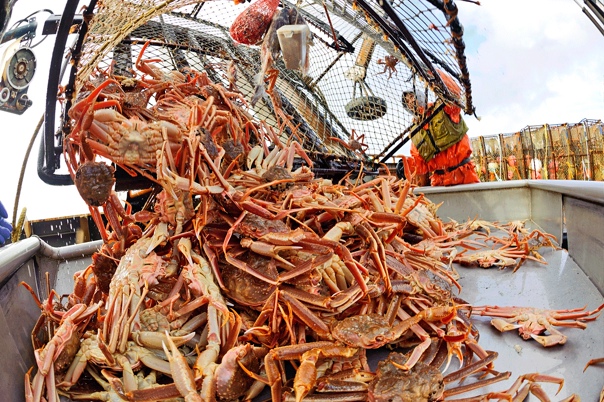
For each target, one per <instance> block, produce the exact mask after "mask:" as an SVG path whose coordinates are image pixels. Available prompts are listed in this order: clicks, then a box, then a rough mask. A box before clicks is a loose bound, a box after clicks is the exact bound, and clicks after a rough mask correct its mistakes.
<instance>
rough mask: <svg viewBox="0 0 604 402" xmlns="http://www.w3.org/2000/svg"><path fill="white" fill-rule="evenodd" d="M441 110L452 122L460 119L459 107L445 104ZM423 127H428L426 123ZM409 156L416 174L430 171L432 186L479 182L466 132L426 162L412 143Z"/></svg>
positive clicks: (457, 121)
mask: <svg viewBox="0 0 604 402" xmlns="http://www.w3.org/2000/svg"><path fill="white" fill-rule="evenodd" d="M443 110H444V111H445V113H446V114H447V116H449V118H450V119H451V120H452V121H453V122H454V123H459V121H460V120H461V109H460V108H459V107H457V106H454V105H447V106H445V107H444V109H443ZM424 128H425V129H428V125H426V126H425V127H424ZM411 156H412V157H413V165H414V168H415V173H416V174H417V175H425V174H426V173H429V172H430V173H431V175H430V184H431V185H432V186H454V185H456V184H470V183H479V182H480V179H479V178H478V175H477V174H476V166H475V165H474V161H472V159H471V158H472V144H471V142H470V137H468V134H466V135H464V136H463V137H462V138H461V140H459V142H457V143H455V144H453V145H452V146H450V147H449V148H447V149H445V150H444V151H442V152H440V153H438V154H436V155H434V157H433V158H432V159H430V160H429V161H428V162H426V161H425V160H424V158H422V157H421V155H420V154H419V152H418V151H417V148H416V147H415V146H414V145H413V144H411ZM412 169H413V168H412ZM407 177H409V176H407Z"/></svg>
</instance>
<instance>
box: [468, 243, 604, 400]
mask: <svg viewBox="0 0 604 402" xmlns="http://www.w3.org/2000/svg"><path fill="white" fill-rule="evenodd" d="M540 253H541V254H542V255H543V257H545V258H546V259H547V262H548V263H547V265H543V264H539V263H538V262H534V261H527V262H526V263H525V264H523V265H522V266H521V267H520V269H519V270H518V271H516V272H515V273H514V272H512V269H510V268H507V269H505V270H499V269H497V268H489V269H482V268H465V267H459V268H458V272H459V274H460V276H461V279H460V281H459V282H460V284H461V286H462V292H461V294H460V296H461V297H462V298H464V299H465V300H466V301H468V302H469V303H471V304H472V305H475V306H479V305H499V306H522V307H537V308H547V309H572V308H581V307H584V306H587V309H589V310H593V309H595V308H597V307H598V306H599V305H601V304H602V303H604V297H603V296H602V294H601V293H600V292H599V291H598V289H597V288H596V287H595V285H594V284H593V283H592V282H591V280H590V279H589V278H588V277H587V276H586V275H585V274H584V273H583V271H582V270H581V269H580V268H579V267H578V266H577V264H576V263H575V262H574V261H573V260H572V259H571V258H570V257H569V256H568V253H567V251H566V250H558V251H554V250H551V249H547V248H542V249H541V250H540ZM473 321H474V323H475V325H476V326H477V328H478V330H479V331H480V340H479V344H480V345H481V346H483V347H484V348H485V349H487V350H494V351H497V352H498V353H499V357H498V358H497V360H495V362H494V363H495V370H497V371H511V372H512V376H511V377H510V379H509V380H507V381H506V382H501V383H498V384H495V385H493V386H491V387H490V388H488V390H489V391H490V390H503V389H505V388H506V384H507V385H508V386H509V385H511V384H512V383H513V381H514V380H515V379H516V378H517V377H518V376H519V375H522V374H526V373H533V372H539V373H542V374H548V375H553V376H559V377H562V378H564V380H565V383H564V387H563V389H562V391H561V392H560V394H558V395H557V396H556V397H555V398H554V397H553V396H554V394H555V391H556V389H557V385H555V384H541V385H542V387H543V389H544V390H545V391H546V392H547V393H548V395H550V396H551V397H552V400H554V401H556V400H561V399H563V398H565V397H567V396H570V395H572V394H573V393H576V394H578V395H579V396H580V397H581V400H582V401H594V402H595V401H597V400H598V396H599V394H600V390H601V389H602V387H604V365H603V364H599V365H593V366H591V367H589V368H588V369H587V370H586V371H585V372H583V368H584V367H585V364H586V363H587V362H588V361H589V360H590V359H594V358H599V357H604V318H602V317H600V318H599V319H597V320H596V321H593V322H589V323H587V324H588V325H587V328H586V329H585V330H581V329H577V328H566V327H556V328H557V329H558V330H559V331H560V332H562V333H563V334H564V335H566V336H567V337H568V339H567V341H566V344H564V345H556V346H553V347H550V348H544V347H543V346H541V345H540V344H539V343H537V342H536V341H534V340H530V341H525V340H523V339H522V338H521V337H520V336H519V335H518V331H517V330H513V331H509V332H505V333H501V332H499V331H498V330H497V329H496V328H495V327H493V326H492V325H491V324H490V318H489V317H480V316H474V320H473ZM482 391H483V390H481V393H482ZM468 395H470V394H468ZM529 400H537V399H536V398H535V397H534V396H533V397H531V398H530V399H529Z"/></svg>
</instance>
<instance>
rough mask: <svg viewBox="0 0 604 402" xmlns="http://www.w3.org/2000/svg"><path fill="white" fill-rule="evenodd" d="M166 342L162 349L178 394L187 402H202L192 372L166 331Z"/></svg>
mask: <svg viewBox="0 0 604 402" xmlns="http://www.w3.org/2000/svg"><path fill="white" fill-rule="evenodd" d="M166 340H167V342H168V346H166V344H165V343H163V342H162V347H163V349H164V352H165V353H166V356H167V357H168V361H169V362H170V371H171V373H172V378H173V379H174V384H175V385H176V388H177V389H178V392H180V394H181V395H182V396H184V397H185V400H186V401H188V402H202V399H201V396H200V395H199V394H198V393H197V387H196V385H195V378H194V376H193V370H191V367H189V364H188V363H187V360H186V359H185V358H184V356H183V355H182V354H181V353H180V351H179V350H178V348H177V347H176V345H175V344H174V342H172V338H170V334H169V333H168V331H166ZM168 347H169V348H170V349H168Z"/></svg>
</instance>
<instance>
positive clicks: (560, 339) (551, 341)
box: [531, 334, 566, 348]
mask: <svg viewBox="0 0 604 402" xmlns="http://www.w3.org/2000/svg"><path fill="white" fill-rule="evenodd" d="M531 338H533V339H534V340H536V341H537V342H539V343H540V344H541V345H543V346H544V347H546V348H547V347H550V346H555V345H564V344H565V343H566V336H565V335H562V334H553V335H547V336H542V335H534V334H531Z"/></svg>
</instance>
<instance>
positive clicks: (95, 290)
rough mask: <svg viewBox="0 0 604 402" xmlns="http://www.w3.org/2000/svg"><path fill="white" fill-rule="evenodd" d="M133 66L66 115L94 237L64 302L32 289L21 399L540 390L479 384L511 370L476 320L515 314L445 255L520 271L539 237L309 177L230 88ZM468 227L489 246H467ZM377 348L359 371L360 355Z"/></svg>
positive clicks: (361, 396) (393, 186) (529, 382)
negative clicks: (142, 187) (121, 180)
mask: <svg viewBox="0 0 604 402" xmlns="http://www.w3.org/2000/svg"><path fill="white" fill-rule="evenodd" d="M136 67H137V69H138V75H137V77H136V78H125V77H117V76H105V77H103V80H100V81H99V80H91V81H90V82H91V84H90V87H89V88H88V89H87V90H86V89H84V90H83V91H81V95H80V97H79V99H78V101H77V102H76V103H75V104H74V105H73V107H72V108H71V111H70V116H71V118H72V122H73V125H72V130H71V132H70V133H69V135H67V137H66V139H65V141H64V144H65V156H66V160H67V163H68V165H69V168H70V172H71V174H72V176H73V178H74V182H75V183H76V185H77V187H78V190H79V191H80V194H81V195H82V197H83V198H84V199H85V200H86V201H87V202H88V204H89V206H90V211H91V214H92V216H93V217H94V219H95V222H96V223H97V225H98V227H99V229H101V232H102V235H103V240H104V242H103V246H102V248H101V249H100V250H99V251H98V252H97V253H95V254H94V255H93V257H92V262H91V264H90V266H88V267H87V268H86V269H84V270H83V271H81V272H78V273H77V274H76V275H75V277H74V279H75V283H74V288H73V292H72V293H71V294H69V295H68V296H67V297H60V296H59V295H57V294H56V293H55V292H50V295H49V297H48V299H47V300H44V301H38V303H39V305H40V308H41V316H40V320H39V322H38V325H37V326H36V328H35V329H34V332H33V334H32V342H33V344H34V349H35V356H36V362H37V365H36V367H32V369H31V370H30V371H29V372H28V373H27V374H26V378H25V387H26V390H25V392H26V399H27V400H28V401H41V400H45V401H58V400H59V398H60V396H65V397H68V398H70V399H72V400H82V399H83V400H104V401H119V400H127V401H155V400H183V399H184V400H185V401H214V400H224V401H232V400H253V399H254V398H258V396H259V395H261V394H262V393H264V394H265V395H266V394H268V393H269V392H270V398H271V399H272V400H274V401H279V400H287V401H290V400H292V401H296V402H297V401H301V400H316V401H323V400H330V401H362V400H370V401H381V400H388V401H394V400H401V401H437V400H453V399H452V397H453V396H456V395H461V394H464V393H466V392H468V391H473V392H477V393H478V395H476V396H472V397H468V399H464V400H476V401H478V400H489V399H507V400H512V399H513V398H516V399H514V400H523V399H524V396H526V395H527V394H528V393H529V392H532V393H534V394H535V395H537V396H538V397H539V398H541V400H548V396H547V395H546V394H545V392H544V391H543V389H542V388H541V387H540V386H539V383H542V382H549V383H555V384H558V385H559V387H560V388H561V387H562V385H563V382H564V381H563V379H561V378H556V377H551V376H547V375H542V374H539V373H526V374H522V375H520V376H519V377H518V378H517V380H516V381H515V382H514V384H513V385H512V386H511V387H509V388H507V389H503V390H501V391H500V392H488V393H482V394H481V393H480V392H479V390H480V388H482V387H483V386H486V385H490V384H493V383H496V382H497V381H500V380H504V379H508V378H510V376H511V373H510V372H498V371H496V370H495V359H496V357H497V352H495V351H489V350H485V349H483V348H482V347H481V346H480V344H479V342H478V338H479V334H478V331H477V329H476V328H475V326H474V325H473V324H472V320H471V318H472V315H473V314H483V315H491V316H494V317H498V320H499V321H496V322H497V323H498V324H497V325H501V328H502V330H508V329H510V328H508V326H509V325H512V326H514V325H515V324H514V322H520V321H521V320H522V317H518V316H519V315H521V313H522V311H520V310H518V311H516V310H513V309H498V308H495V307H491V308H488V307H487V306H485V307H481V308H477V309H475V308H473V307H472V306H471V305H469V304H468V303H467V302H465V301H464V300H463V299H461V298H460V297H458V295H459V291H460V290H461V287H460V285H459V284H458V282H457V279H458V274H457V272H456V271H455V269H454V268H453V266H452V263H453V262H459V263H462V264H469V265H476V266H482V267H485V266H499V267H505V266H513V267H515V269H517V267H518V266H519V265H520V264H521V263H522V261H524V260H527V259H534V260H539V261H541V258H540V256H539V254H538V253H537V250H538V248H539V247H542V246H551V247H556V246H555V244H554V243H553V241H552V237H551V236H549V235H547V234H544V233H541V232H538V231H533V232H529V231H527V230H526V229H523V227H522V226H521V225H516V226H514V227H510V228H509V230H507V231H506V233H507V234H508V236H504V237H502V236H500V237H494V236H493V235H491V233H490V231H489V230H490V229H489V227H488V226H487V225H486V224H485V223H482V224H478V223H477V222H475V221H473V222H468V223H465V224H457V223H456V222H451V223H449V224H445V223H443V222H442V221H441V220H440V219H438V217H437V215H436V210H437V207H436V206H435V205H433V204H432V203H431V202H430V201H429V200H427V199H426V198H425V197H424V196H422V195H419V196H418V195H415V194H414V192H413V189H412V188H411V185H410V183H409V182H407V181H401V180H398V179H397V178H396V176H395V175H384V176H379V177H376V178H373V179H366V180H363V178H357V179H352V178H351V177H347V178H345V179H344V180H342V181H341V182H339V183H333V182H331V181H329V180H325V179H321V178H316V177H314V175H313V172H312V161H311V160H310V158H308V156H307V155H306V154H305V152H304V149H303V147H302V146H301V144H300V143H299V142H297V141H296V140H295V138H296V137H295V136H292V137H291V138H290V141H289V142H288V143H285V144H284V143H282V142H281V141H280V140H279V133H278V132H276V131H275V130H274V129H273V128H272V127H270V126H268V125H267V124H265V123H264V122H263V121H258V120H255V119H254V118H253V117H252V115H251V114H250V113H249V112H248V109H247V102H246V100H245V99H244V97H243V96H241V94H240V93H238V92H236V91H229V90H228V89H227V88H225V87H224V86H223V85H222V84H221V83H215V82H212V81H211V80H210V79H209V78H208V76H207V75H206V74H205V73H204V72H199V71H194V70H187V71H183V72H165V71H162V70H160V69H159V68H157V67H155V66H154V65H153V63H152V62H150V61H146V60H144V59H143V58H142V52H141V57H139V59H138V61H137V63H136ZM150 100H153V101H152V102H151V101H150ZM106 160H109V161H111V162H112V163H113V164H115V165H117V166H119V167H121V168H122V169H124V170H125V171H126V172H129V173H130V174H132V175H142V176H144V177H146V178H147V179H149V180H150V181H151V182H152V183H153V185H152V187H153V192H152V196H151V197H150V199H149V200H150V201H149V202H148V204H147V205H148V206H147V207H146V208H144V209H143V210H141V211H136V212H133V211H132V210H131V209H130V208H129V207H128V205H124V204H123V203H122V202H121V201H120V200H119V198H118V196H117V195H116V193H115V192H114V191H113V190H112V188H113V184H114V179H113V172H114V167H113V166H109V165H107V164H106V163H105V162H104V161H106ZM296 166H299V167H297V168H296ZM478 231H482V232H481V233H483V236H484V237H485V239H488V241H489V242H491V243H492V244H493V245H495V246H494V247H493V248H489V249H488V250H482V251H481V247H484V244H485V243H486V241H487V240H485V241H483V242H479V241H477V240H476V239H475V238H470V235H472V234H475V233H477V232H478ZM603 307H604V306H600V307H599V308H598V309H596V310H594V311H583V310H581V311H571V312H555V313H552V314H549V315H547V314H545V312H539V311H536V310H535V311H533V313H534V314H533V315H532V316H531V317H532V318H530V320H533V321H534V323H537V322H539V323H542V322H543V317H545V316H547V317H551V320H550V321H547V322H548V324H547V326H543V327H542V328H537V329H535V326H534V325H532V326H531V323H526V322H525V323H522V324H519V325H518V326H514V328H518V327H519V326H521V327H522V328H523V329H525V333H530V335H531V336H534V337H535V339H537V340H541V341H542V342H544V344H545V345H546V346H548V345H549V344H553V343H562V341H563V338H561V337H560V335H561V334H559V333H558V332H555V333H553V334H552V338H551V340H547V339H548V335H545V334H544V333H543V329H550V328H551V327H552V326H554V325H563V324H564V325H575V326H579V327H580V326H584V325H586V324H585V323H586V322H587V321H589V320H592V319H595V314H596V313H597V312H598V311H599V310H601V309H602V308H603ZM501 317H507V318H508V321H506V322H505V323H502V322H500V321H502V318H501ZM513 319H515V320H516V321H513ZM563 320H570V322H572V323H573V324H568V323H566V322H562V321H563ZM529 327H530V328H529ZM531 331H532V332H531ZM387 349H391V350H392V353H390V354H388V355H387V356H386V355H384V360H382V361H381V362H380V363H379V365H378V366H377V367H371V366H370V364H369V363H368V358H367V355H368V353H372V350H376V351H377V350H380V351H382V352H383V351H384V350H387ZM455 365H458V366H459V367H460V368H459V369H458V370H452V369H451V370H450V368H451V367H454V366H455ZM445 373H446V374H445ZM477 390H478V391H477ZM567 400H578V398H577V397H575V396H572V397H570V398H568V399H567Z"/></svg>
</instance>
